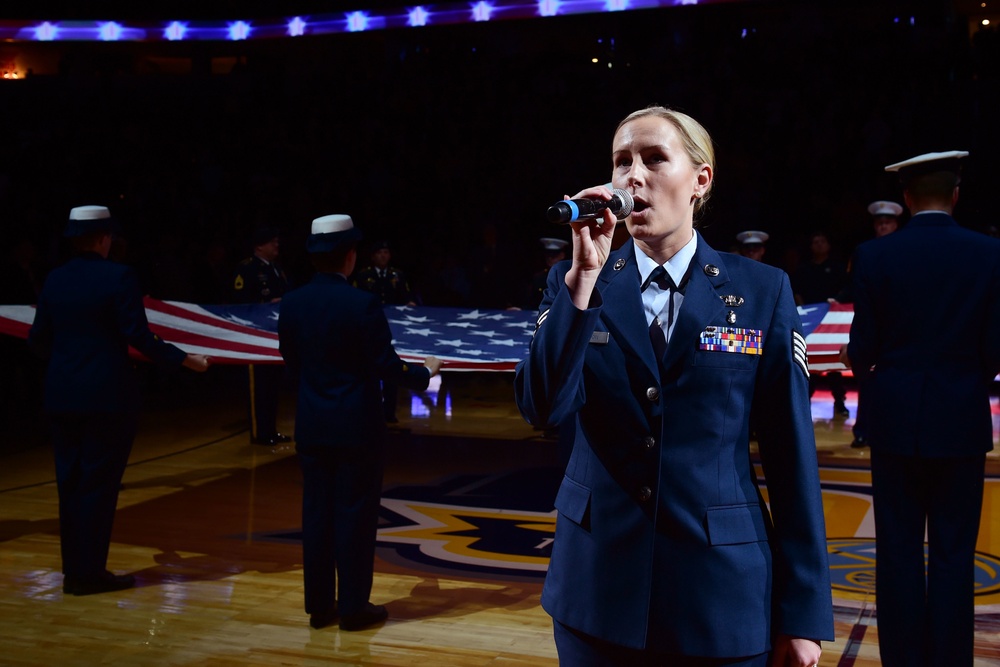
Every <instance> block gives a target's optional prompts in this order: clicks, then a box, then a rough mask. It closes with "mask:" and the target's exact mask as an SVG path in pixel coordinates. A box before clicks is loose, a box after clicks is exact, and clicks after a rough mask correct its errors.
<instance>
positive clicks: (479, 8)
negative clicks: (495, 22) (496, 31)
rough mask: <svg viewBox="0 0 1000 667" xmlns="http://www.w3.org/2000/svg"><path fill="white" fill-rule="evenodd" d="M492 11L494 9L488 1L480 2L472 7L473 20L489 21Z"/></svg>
mask: <svg viewBox="0 0 1000 667" xmlns="http://www.w3.org/2000/svg"><path fill="white" fill-rule="evenodd" d="M492 11H493V7H492V6H490V4H489V3H488V2H486V0H479V2H477V3H476V4H475V5H473V6H472V20H473V21H489V20H490V12H492Z"/></svg>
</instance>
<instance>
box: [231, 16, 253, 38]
mask: <svg viewBox="0 0 1000 667" xmlns="http://www.w3.org/2000/svg"><path fill="white" fill-rule="evenodd" d="M249 36H250V24H249V23H247V22H246V21H237V22H236V23H230V24H229V39H231V40H233V41H234V42H236V41H239V40H241V39H246V38H247V37H249Z"/></svg>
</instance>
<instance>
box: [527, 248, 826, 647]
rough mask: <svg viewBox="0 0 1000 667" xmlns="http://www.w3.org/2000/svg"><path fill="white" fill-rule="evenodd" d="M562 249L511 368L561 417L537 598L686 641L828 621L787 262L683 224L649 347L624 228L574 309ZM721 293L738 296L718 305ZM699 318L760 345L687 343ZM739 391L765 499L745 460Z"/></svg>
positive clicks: (630, 633)
mask: <svg viewBox="0 0 1000 667" xmlns="http://www.w3.org/2000/svg"><path fill="white" fill-rule="evenodd" d="M569 267H570V263H569V262H564V263H560V264H559V265H557V266H556V267H555V268H553V270H552V271H550V276H549V282H548V288H547V290H546V294H545V297H544V299H543V302H542V304H541V307H540V311H541V313H542V314H541V315H540V317H539V325H538V327H537V329H536V332H535V335H534V338H533V340H532V343H531V347H530V352H529V356H528V358H527V359H526V360H524V361H522V362H521V363H520V364H519V365H518V368H517V372H516V379H515V384H516V395H517V402H518V406H519V408H520V410H521V412H522V414H523V415H524V416H525V418H526V419H527V420H528V421H529V422H530V423H532V424H534V425H536V426H551V425H555V424H559V423H560V422H563V421H564V420H573V422H574V423H575V433H576V435H575V438H576V439H575V443H574V446H573V450H572V454H571V456H570V460H569V464H568V466H567V469H566V474H565V478H564V479H563V482H562V485H561V487H560V489H559V492H558V494H557V498H556V503H555V504H556V509H557V510H558V515H557V523H556V539H555V544H554V546H553V552H552V559H551V563H550V566H549V571H548V575H547V577H546V580H545V586H544V590H543V593H542V605H543V607H544V608H545V609H546V611H548V612H549V613H550V614H551V615H552V616H553V618H554V619H555V620H556V621H558V622H561V623H563V624H565V625H568V626H570V627H572V628H575V629H577V630H580V631H582V632H585V633H587V634H589V635H591V636H594V637H597V638H600V639H603V640H606V641H610V642H613V643H616V644H619V645H623V646H627V647H633V648H647V649H653V650H656V651H662V652H669V653H678V654H683V655H689V656H750V655H757V654H760V653H763V652H765V651H767V650H768V649H769V647H770V641H771V639H772V637H773V636H775V635H776V634H777V633H785V634H789V635H792V636H798V637H807V638H811V639H816V640H820V639H832V638H833V614H832V601H831V592H830V579H829V570H828V565H827V552H826V537H825V529H824V521H823V509H822V501H821V496H820V488H819V479H818V471H817V463H816V452H815V442H814V436H813V427H812V422H811V416H810V410H809V397H808V386H807V384H808V381H807V376H806V371H805V367H804V362H803V364H798V363H796V361H795V359H794V356H793V345H794V344H795V343H794V341H793V332H796V333H795V334H794V335H799V333H798V332H800V330H801V324H800V321H799V318H798V314H797V311H796V308H795V304H794V301H793V297H792V293H791V289H790V286H789V282H788V278H787V276H786V275H785V274H784V273H782V272H781V271H778V270H776V269H774V268H771V267H768V266H766V265H763V264H760V263H758V262H754V261H752V260H748V259H745V258H742V257H739V256H736V255H729V254H726V255H722V254H719V253H717V252H716V251H715V250H713V249H711V248H710V247H709V246H708V244H707V243H705V241H704V239H702V238H701V237H700V236H699V238H698V245H697V251H696V254H695V257H694V260H693V263H692V267H693V268H692V272H691V279H690V281H689V283H688V285H687V288H686V291H685V296H684V302H683V305H682V306H681V308H680V312H679V315H678V320H677V322H676V326H675V329H674V331H673V333H672V335H671V338H670V341H669V345H668V347H667V349H666V352H665V353H664V357H663V359H662V360H661V363H658V360H657V359H655V358H654V352H653V346H652V343H651V342H650V339H649V336H648V330H647V325H646V321H645V318H644V316H643V304H642V298H641V295H640V290H639V277H638V269H637V267H636V262H635V255H634V250H633V242H632V241H631V240H630V241H628V242H627V243H626V244H625V245H624V246H623V247H622V248H620V249H619V250H617V251H615V252H612V253H611V255H610V257H609V258H608V260H607V263H606V265H605V267H604V269H603V270H602V272H601V276H600V278H599V280H598V284H597V287H596V288H595V293H594V295H593V297H592V300H591V304H590V307H589V308H588V309H587V310H584V311H580V310H578V309H577V308H575V306H574V305H573V303H572V301H571V299H570V297H569V294H568V292H567V290H566V289H565V285H564V277H565V275H566V272H567V270H568V268H569ZM727 297H728V300H729V301H730V302H731V303H733V304H735V303H741V305H739V306H736V305H733V306H727V305H726V303H725V299H726V298H727ZM730 312H733V313H734V314H735V316H736V322H735V323H730V322H727V317H729V319H731V318H732V316H730V315H729V313H730ZM711 327H717V328H741V329H752V330H757V331H759V332H760V335H761V337H762V339H763V353H762V354H760V355H754V354H745V353H739V352H728V351H712V350H703V349H699V348H700V343H701V337H702V334H703V332H706V331H711V329H710V328H711ZM751 406H752V408H751ZM751 409H752V410H754V411H755V413H756V417H755V419H756V420H757V421H756V428H757V432H758V437H759V444H760V455H761V459H762V462H763V465H764V471H765V474H766V476H767V495H768V501H769V503H770V512H769V511H768V509H767V507H766V506H765V504H764V501H763V500H762V497H761V494H760V492H759V491H758V487H757V484H756V479H755V474H754V470H753V467H752V465H751V461H750V455H749V418H750V412H751ZM772 516H773V524H772V521H771V517H772Z"/></svg>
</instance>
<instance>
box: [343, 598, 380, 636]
mask: <svg viewBox="0 0 1000 667" xmlns="http://www.w3.org/2000/svg"><path fill="white" fill-rule="evenodd" d="M387 618H389V611H388V610H387V609H386V608H385V607H383V606H382V605H380V604H372V603H371V602H366V603H365V606H364V607H362V608H361V611H358V612H355V613H353V614H350V615H348V616H344V617H343V618H341V619H340V629H341V630H363V629H365V628H367V627H371V626H373V625H377V624H378V623H381V622H382V621H384V620H385V619H387Z"/></svg>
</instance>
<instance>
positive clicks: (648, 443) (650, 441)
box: [642, 435, 656, 449]
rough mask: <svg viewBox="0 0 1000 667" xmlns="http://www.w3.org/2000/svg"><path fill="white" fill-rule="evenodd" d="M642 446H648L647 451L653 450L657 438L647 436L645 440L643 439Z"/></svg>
mask: <svg viewBox="0 0 1000 667" xmlns="http://www.w3.org/2000/svg"><path fill="white" fill-rule="evenodd" d="M642 444H644V445H645V446H646V449H652V448H653V447H655V446H656V438H654V437H653V436H651V435H647V436H646V437H645V438H643V439H642Z"/></svg>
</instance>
